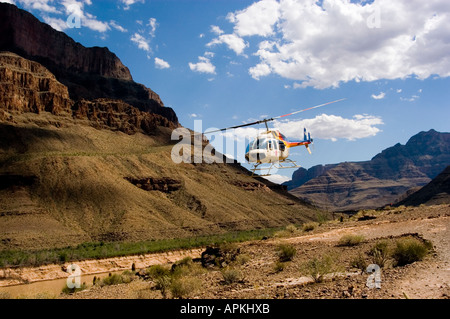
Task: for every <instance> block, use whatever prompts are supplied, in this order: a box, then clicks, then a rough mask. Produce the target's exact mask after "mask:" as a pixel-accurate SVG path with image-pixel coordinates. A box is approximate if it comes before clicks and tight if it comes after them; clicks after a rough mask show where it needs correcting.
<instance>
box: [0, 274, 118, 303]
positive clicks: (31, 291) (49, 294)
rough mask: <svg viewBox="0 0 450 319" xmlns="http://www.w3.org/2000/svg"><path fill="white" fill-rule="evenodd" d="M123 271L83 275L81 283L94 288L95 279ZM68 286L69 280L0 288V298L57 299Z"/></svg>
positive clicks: (45, 281) (63, 279)
mask: <svg viewBox="0 0 450 319" xmlns="http://www.w3.org/2000/svg"><path fill="white" fill-rule="evenodd" d="M122 272H123V271H117V272H108V273H101V274H92V275H83V274H82V275H81V283H86V285H87V287H90V286H92V281H93V280H94V277H97V278H105V277H108V276H109V274H110V273H112V274H114V273H117V274H121V273H122ZM66 285H67V278H62V279H54V280H44V281H37V282H33V283H29V284H22V285H14V286H7V287H0V298H1V297H3V298H11V299H26V298H32V299H36V298H45V299H49V298H56V297H57V296H59V295H60V294H61V292H62V290H63V288H65V287H66Z"/></svg>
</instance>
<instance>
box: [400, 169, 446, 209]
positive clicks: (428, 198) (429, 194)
mask: <svg viewBox="0 0 450 319" xmlns="http://www.w3.org/2000/svg"><path fill="white" fill-rule="evenodd" d="M421 204H425V205H439V204H450V166H447V167H446V168H445V169H444V171H443V172H441V173H440V174H439V175H438V176H436V177H435V178H434V179H433V180H432V181H431V182H430V183H428V184H427V185H425V186H424V187H422V188H420V189H419V190H417V191H415V192H413V193H412V194H408V196H407V197H406V198H404V199H403V200H401V201H399V202H398V203H397V204H396V206H400V205H406V206H418V205H421Z"/></svg>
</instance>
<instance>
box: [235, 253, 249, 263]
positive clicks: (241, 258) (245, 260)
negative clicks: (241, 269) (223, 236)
mask: <svg viewBox="0 0 450 319" xmlns="http://www.w3.org/2000/svg"><path fill="white" fill-rule="evenodd" d="M249 261H250V256H249V255H247V254H242V255H239V256H237V257H236V264H237V265H244V264H246V263H248V262H249Z"/></svg>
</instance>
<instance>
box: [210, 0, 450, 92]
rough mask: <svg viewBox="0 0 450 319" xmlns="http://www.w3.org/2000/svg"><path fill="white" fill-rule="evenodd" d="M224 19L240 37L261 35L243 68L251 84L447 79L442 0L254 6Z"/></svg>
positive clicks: (449, 7)
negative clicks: (273, 77)
mask: <svg viewBox="0 0 450 319" xmlns="http://www.w3.org/2000/svg"><path fill="white" fill-rule="evenodd" d="M228 21H230V22H231V23H233V24H234V33H235V34H236V35H237V36H239V37H240V38H242V37H246V36H259V37H263V39H262V41H261V44H263V43H264V45H260V46H259V48H258V50H257V51H256V53H255V55H256V56H257V57H259V60H260V61H259V63H257V64H256V65H255V66H253V67H251V68H250V70H249V73H250V75H252V76H253V77H254V78H256V79H259V78H260V77H262V76H266V75H269V74H271V73H274V74H278V75H280V76H281V77H283V78H287V79H290V80H294V81H297V83H298V85H299V87H302V88H305V87H314V88H318V89H323V88H328V87H338V86H339V84H340V83H345V82H348V81H375V80H379V79H404V78H408V77H411V76H414V77H417V78H419V79H426V78H428V77H430V76H432V75H437V76H440V77H448V76H450V56H449V55H448V52H450V2H449V1H447V0H430V1H411V0H396V1H390V0H374V1H360V2H357V1H348V0H323V1H317V0H279V1H276V0H260V1H257V2H255V3H253V4H252V5H250V6H248V7H247V8H246V9H244V10H241V11H237V12H234V13H230V14H228ZM222 36H224V35H222ZM213 43H224V41H223V40H221V39H220V37H219V38H218V39H216V40H213Z"/></svg>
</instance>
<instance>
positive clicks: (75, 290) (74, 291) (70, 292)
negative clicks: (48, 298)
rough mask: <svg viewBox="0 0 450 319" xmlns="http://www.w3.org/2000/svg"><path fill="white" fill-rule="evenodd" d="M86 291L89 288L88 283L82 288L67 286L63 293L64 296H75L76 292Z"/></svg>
mask: <svg viewBox="0 0 450 319" xmlns="http://www.w3.org/2000/svg"><path fill="white" fill-rule="evenodd" d="M85 289H87V286H86V283H84V282H83V283H82V284H81V286H80V288H69V287H67V285H66V286H64V288H63V289H62V293H63V294H74V293H76V292H79V291H83V290H85Z"/></svg>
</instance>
